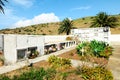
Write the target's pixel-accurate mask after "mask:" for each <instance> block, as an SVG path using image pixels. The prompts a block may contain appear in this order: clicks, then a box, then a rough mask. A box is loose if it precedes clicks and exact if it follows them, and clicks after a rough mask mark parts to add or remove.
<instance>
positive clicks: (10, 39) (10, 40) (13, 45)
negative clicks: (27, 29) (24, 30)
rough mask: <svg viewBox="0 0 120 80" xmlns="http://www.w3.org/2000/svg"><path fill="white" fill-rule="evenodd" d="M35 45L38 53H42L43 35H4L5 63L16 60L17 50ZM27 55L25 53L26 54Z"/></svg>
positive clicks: (11, 62)
mask: <svg viewBox="0 0 120 80" xmlns="http://www.w3.org/2000/svg"><path fill="white" fill-rule="evenodd" d="M29 47H37V51H38V52H39V53H40V55H44V37H43V36H35V35H34V36H32V35H4V57H5V62H6V63H7V64H13V63H16V62H17V50H22V49H26V50H27V49H28V48H29ZM26 55H27V54H26Z"/></svg>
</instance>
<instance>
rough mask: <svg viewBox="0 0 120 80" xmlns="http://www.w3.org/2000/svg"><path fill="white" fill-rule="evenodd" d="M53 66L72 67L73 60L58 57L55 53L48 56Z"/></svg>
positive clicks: (60, 67)
mask: <svg viewBox="0 0 120 80" xmlns="http://www.w3.org/2000/svg"><path fill="white" fill-rule="evenodd" d="M48 62H49V63H50V65H51V67H53V68H55V69H65V68H68V67H71V60H70V59H66V58H58V57H56V56H55V55H53V56H50V57H49V58H48Z"/></svg>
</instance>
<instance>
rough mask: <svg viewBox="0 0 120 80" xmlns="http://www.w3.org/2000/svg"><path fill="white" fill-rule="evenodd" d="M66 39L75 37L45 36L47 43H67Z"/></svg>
mask: <svg viewBox="0 0 120 80" xmlns="http://www.w3.org/2000/svg"><path fill="white" fill-rule="evenodd" d="M66 37H73V35H53V36H51V35H48V36H45V43H49V42H58V41H66Z"/></svg>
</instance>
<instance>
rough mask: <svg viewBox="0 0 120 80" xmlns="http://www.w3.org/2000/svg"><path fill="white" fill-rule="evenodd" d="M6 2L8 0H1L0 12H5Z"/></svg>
mask: <svg viewBox="0 0 120 80" xmlns="http://www.w3.org/2000/svg"><path fill="white" fill-rule="evenodd" d="M4 2H8V1H7V0H0V12H2V13H4V9H3V6H5V4H4Z"/></svg>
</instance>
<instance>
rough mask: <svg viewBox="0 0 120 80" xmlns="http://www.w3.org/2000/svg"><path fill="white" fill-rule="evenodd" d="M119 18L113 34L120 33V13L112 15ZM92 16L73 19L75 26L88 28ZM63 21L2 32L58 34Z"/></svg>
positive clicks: (112, 30) (3, 31) (3, 30)
mask: <svg viewBox="0 0 120 80" xmlns="http://www.w3.org/2000/svg"><path fill="white" fill-rule="evenodd" d="M112 16H114V17H117V18H118V21H119V22H118V25H117V27H116V28H111V33H112V34H120V15H112ZM93 18H94V16H91V17H84V18H78V19H75V20H73V26H74V27H75V28H88V27H89V26H90V25H91V22H92V19H93ZM60 23H61V22H55V23H46V24H36V25H31V26H26V27H20V28H14V29H2V30H0V33H3V34H28V35H58V28H59V27H60Z"/></svg>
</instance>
